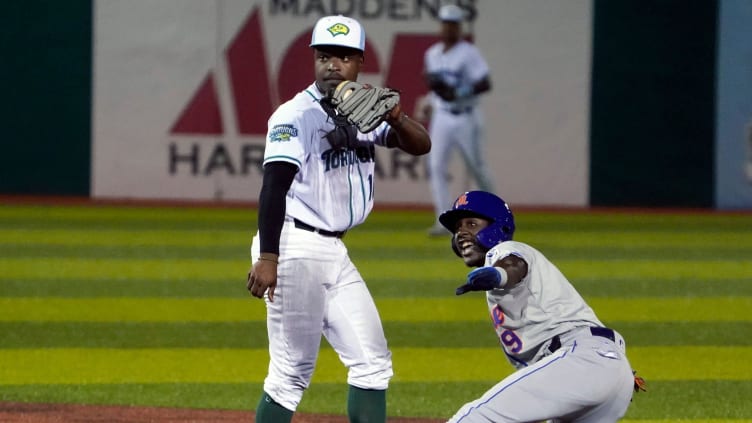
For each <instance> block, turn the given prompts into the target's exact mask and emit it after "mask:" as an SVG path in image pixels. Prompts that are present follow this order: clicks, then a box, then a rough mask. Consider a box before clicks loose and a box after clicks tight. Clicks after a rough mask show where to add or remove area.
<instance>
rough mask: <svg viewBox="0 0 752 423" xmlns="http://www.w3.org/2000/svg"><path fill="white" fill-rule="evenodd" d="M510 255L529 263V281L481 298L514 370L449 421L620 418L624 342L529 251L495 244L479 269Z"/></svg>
mask: <svg viewBox="0 0 752 423" xmlns="http://www.w3.org/2000/svg"><path fill="white" fill-rule="evenodd" d="M509 255H515V256H517V257H519V258H521V259H523V260H524V261H525V262H526V263H527V266H528V273H527V275H526V276H525V277H524V278H523V279H522V281H521V282H520V283H518V284H516V285H514V286H512V287H511V288H501V289H494V290H491V291H487V293H486V300H487V303H488V309H489V313H490V315H491V319H492V321H493V324H494V327H495V329H496V333H497V335H498V337H499V342H500V344H501V347H502V349H503V350H504V353H505V355H506V356H507V359H508V360H509V361H510V362H511V363H512V365H514V366H515V367H516V368H518V369H519V370H518V371H517V372H515V373H513V374H511V375H510V376H508V377H507V378H505V379H504V380H502V381H501V382H499V383H498V384H496V386H494V387H492V388H491V389H489V390H488V391H487V392H486V393H485V394H483V396H481V397H480V398H479V399H477V400H475V401H472V402H469V403H467V404H465V405H464V406H463V407H462V408H461V409H460V410H459V411H458V412H457V413H456V414H455V415H454V417H452V418H451V419H450V420H449V421H450V422H462V423H481V422H483V423H490V422H494V423H500V422H537V421H542V420H546V419H550V418H552V416H556V417H558V416H568V419H567V420H566V421H568V422H593V423H596V422H598V423H604V422H615V421H617V420H619V419H620V418H621V417H623V416H624V414H625V413H626V410H627V408H628V406H629V403H630V401H631V398H632V394H633V386H634V377H633V374H632V368H631V366H630V364H629V361H628V360H627V357H626V352H625V350H626V345H625V342H624V339H623V338H622V336H621V335H619V334H618V333H617V332H615V331H613V330H612V329H608V328H605V327H604V325H603V323H601V321H600V320H599V319H598V318H597V317H596V315H595V313H594V312H593V309H592V308H590V306H588V305H587V303H586V302H585V300H584V299H583V298H582V297H581V296H580V294H578V293H577V291H576V290H575V288H574V287H573V286H572V285H571V283H570V282H569V281H568V280H567V278H566V277H565V276H564V275H563V274H562V273H561V271H559V269H558V268H557V267H556V266H555V265H554V264H553V263H551V262H550V261H549V260H548V259H547V258H546V257H545V256H544V255H543V254H542V253H541V252H540V251H538V250H536V249H535V248H533V247H531V246H530V245H527V244H525V243H522V242H518V241H511V240H510V241H504V242H500V243H499V244H497V245H496V246H495V247H494V248H492V249H491V250H489V251H488V252H487V254H486V262H485V265H486V266H493V265H494V264H495V263H497V262H498V261H499V260H501V259H503V258H504V257H507V256H509Z"/></svg>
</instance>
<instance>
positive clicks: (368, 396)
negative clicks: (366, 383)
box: [347, 385, 386, 423]
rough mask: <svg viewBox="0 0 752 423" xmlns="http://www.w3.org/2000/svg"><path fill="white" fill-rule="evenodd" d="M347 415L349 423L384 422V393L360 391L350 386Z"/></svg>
mask: <svg viewBox="0 0 752 423" xmlns="http://www.w3.org/2000/svg"><path fill="white" fill-rule="evenodd" d="M347 415H348V417H350V423H384V422H386V391H380V390H374V389H360V388H356V387H354V386H352V385H350V392H349V393H348V395H347Z"/></svg>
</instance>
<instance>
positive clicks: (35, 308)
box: [0, 294, 752, 322]
mask: <svg viewBox="0 0 752 423" xmlns="http://www.w3.org/2000/svg"><path fill="white" fill-rule="evenodd" d="M376 303H377V306H378V308H379V313H380V314H381V317H382V319H383V320H385V321H406V322H431V321H452V322H457V321H488V312H487V309H486V307H485V299H484V298H483V297H482V296H481V295H472V294H471V295H465V296H462V297H454V298H451V297H450V298H445V299H438V298H437V299H429V298H403V299H398V298H380V299H379V298H377V299H376ZM589 304H590V305H591V306H592V307H593V308H594V309H595V310H596V311H597V314H598V316H599V318H600V319H601V321H604V322H613V321H635V322H637V321H642V322H661V321H696V322H701V321H750V320H752V313H750V312H749V310H750V309H752V297H717V298H635V299H620V298H591V299H590V300H589ZM698 310H714V312H713V313H700V312H698ZM265 312H266V311H265V307H264V304H263V302H261V300H258V299H256V298H252V297H250V296H247V297H246V298H238V299H224V298H207V299H198V298H186V299H175V298H95V299H68V298H24V297H22V298H7V297H0V321H53V322H54V321H92V322H113V321H115V322H118V321H137V322H138V321H140V322H143V321H173V322H174V321H207V322H218V321H248V320H262V319H264V318H265Z"/></svg>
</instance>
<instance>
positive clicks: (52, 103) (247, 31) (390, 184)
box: [0, 0, 752, 208]
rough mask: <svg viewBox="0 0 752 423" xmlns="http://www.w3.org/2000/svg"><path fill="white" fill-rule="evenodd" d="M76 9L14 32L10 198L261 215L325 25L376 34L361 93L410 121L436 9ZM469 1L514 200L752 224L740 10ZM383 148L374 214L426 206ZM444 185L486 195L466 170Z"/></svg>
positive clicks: (390, 5) (342, 5)
mask: <svg viewBox="0 0 752 423" xmlns="http://www.w3.org/2000/svg"><path fill="white" fill-rule="evenodd" d="M74 3H75V6H76V7H66V8H61V7H59V6H56V5H57V2H55V1H52V0H36V1H33V2H17V3H11V4H12V7H10V8H9V12H8V13H7V14H6V16H5V17H4V21H5V23H6V25H5V27H3V29H0V31H3V32H4V33H5V35H4V38H5V39H8V40H12V43H7V45H6V46H5V48H8V49H9V51H8V53H7V54H6V55H5V56H6V57H7V65H6V66H5V67H4V68H2V69H0V77H4V80H8V81H13V83H12V84H9V85H10V91H11V93H12V94H16V96H13V95H12V96H11V98H12V101H10V102H6V103H5V104H4V106H3V107H4V108H5V110H4V113H3V116H11V117H12V119H8V124H7V125H6V128H7V129H6V136H5V139H6V140H8V141H7V142H6V143H5V146H4V149H5V152H6V153H7V154H4V155H3V156H1V158H0V192H3V193H34V194H44V193H52V194H75V195H91V196H93V197H96V198H119V199H122V198H125V199H194V200H212V199H222V200H240V201H255V199H256V198H257V195H258V191H259V187H260V175H261V173H260V160H261V157H262V154H263V145H264V131H265V124H266V119H267V117H268V116H269V113H271V111H272V110H273V109H274V107H276V106H277V105H278V104H279V103H280V102H281V101H283V100H284V99H286V98H289V97H290V96H291V95H292V94H293V93H294V92H295V91H297V90H298V89H300V88H301V87H303V86H305V85H306V84H308V83H309V82H310V81H311V78H312V70H311V65H310V52H309V49H308V47H307V42H308V38H309V33H310V27H311V26H312V24H313V23H314V22H315V20H316V18H317V17H318V16H320V15H322V14H330V13H337V12H342V13H345V14H350V15H352V16H354V17H356V18H359V19H360V20H361V21H363V22H364V24H365V25H366V29H367V33H368V47H367V50H368V52H367V54H366V56H367V57H366V68H365V71H364V73H363V74H362V80H364V81H366V82H371V83H374V84H380V85H391V86H395V87H399V88H401V89H402V91H403V93H402V94H403V99H404V102H405V104H406V106H407V108H408V109H409V110H411V109H412V108H413V107H414V106H415V104H416V102H417V101H418V100H419V98H420V96H421V95H423V94H424V90H423V88H422V83H421V81H420V66H421V57H422V53H423V51H424V50H425V48H426V47H427V46H428V45H429V44H430V43H431V42H432V41H433V40H435V34H436V30H437V24H436V22H435V20H434V18H433V13H434V11H435V9H436V6H437V4H438V3H439V2H438V0H399V1H380V0H372V1H366V2H354V1H349V0H335V1H332V2H324V3H325V5H324V3H322V2H312V1H283V0H255V1H249V0H243V1H241V0H159V1H153V0H131V1H127V2H125V1H119V0H95V1H89V0H80V1H77V2H74ZM461 3H462V4H463V6H464V7H466V8H467V10H468V11H469V12H470V14H471V17H472V21H471V24H470V25H467V26H466V28H467V29H468V30H469V31H470V32H472V34H473V36H474V38H475V40H476V42H477V44H478V45H479V47H480V48H481V49H482V50H483V52H484V53H485V55H486V57H487V59H488V61H489V63H490V65H491V69H492V75H491V77H492V80H493V85H494V89H493V91H492V92H491V93H489V94H488V95H486V96H485V97H484V99H483V102H482V107H483V110H484V112H485V116H486V122H487V130H486V138H487V139H486V151H487V154H486V157H487V158H488V160H489V161H490V162H492V163H493V164H494V177H495V180H496V185H497V187H498V191H499V193H501V194H502V195H503V196H504V197H505V198H506V199H508V200H509V201H510V202H512V203H514V204H524V205H563V206H587V205H609V206H629V205H636V206H690V207H713V206H716V207H720V208H744V207H752V183H750V182H749V178H747V177H746V176H744V175H745V174H744V172H745V171H747V167H748V165H747V159H746V157H747V155H746V154H745V152H746V151H747V144H748V143H747V138H744V136H746V134H747V132H745V131H746V125H747V124H748V122H749V121H750V119H752V113H748V111H749V109H750V108H751V107H750V106H749V102H748V100H745V99H749V98H752V88H750V86H749V84H748V81H750V80H752V78H750V77H749V74H748V73H749V72H748V58H749V55H748V54H746V53H745V51H746V50H745V48H746V49H748V48H749V47H748V44H749V43H745V42H744V40H745V35H744V34H745V28H746V26H745V25H744V22H746V21H745V19H746V16H748V15H747V14H745V13H748V9H749V4H748V3H745V0H718V1H715V0H713V1H708V2H703V3H702V5H701V7H700V6H698V7H693V8H686V7H680V6H681V2H680V1H679V0H663V1H657V0H656V1H653V0H645V1H641V2H629V1H607V0H595V1H590V0H568V1H565V2H551V1H549V0H504V1H493V0H477V1H463V2H461ZM322 5H323V6H322ZM63 9H64V10H63ZM677 11H680V12H681V13H679V12H677ZM52 12H54V13H52ZM677 13H679V14H677ZM30 23H31V25H30ZM72 23H75V25H73V24H72ZM716 42H717V43H716ZM716 45H718V47H717V48H716ZM746 52H748V51H746ZM716 58H717V59H718V61H717V63H716ZM716 80H718V82H716ZM745 81H746V82H745ZM22 87H28V88H26V89H25V90H24V89H23V88H22ZM716 102H717V103H716ZM740 105H741V107H740ZM740 134H743V136H742V137H740ZM379 150H380V151H378V162H377V163H378V165H379V167H378V174H377V177H378V178H379V183H378V184H377V186H376V187H377V191H376V194H377V196H378V202H379V203H380V204H387V203H400V204H404V203H411V204H418V205H428V204H430V196H429V193H428V181H427V175H426V172H427V170H426V165H425V162H426V160H425V158H419V159H416V158H412V157H409V156H407V155H404V154H400V153H399V152H395V151H387V150H382V149H379ZM750 154H752V153H750ZM450 173H451V174H452V184H451V189H452V190H453V191H456V192H460V191H462V190H464V189H467V188H472V187H473V183H472V181H471V180H470V179H469V178H468V176H467V175H466V172H465V171H464V167H463V166H462V165H461V163H460V160H459V157H455V158H454V162H453V163H452V165H451V167H450Z"/></svg>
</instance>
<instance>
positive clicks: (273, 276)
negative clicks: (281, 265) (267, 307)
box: [246, 260, 277, 302]
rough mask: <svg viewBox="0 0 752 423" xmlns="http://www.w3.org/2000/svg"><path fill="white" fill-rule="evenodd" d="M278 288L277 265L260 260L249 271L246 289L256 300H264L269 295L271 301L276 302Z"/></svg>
mask: <svg viewBox="0 0 752 423" xmlns="http://www.w3.org/2000/svg"><path fill="white" fill-rule="evenodd" d="M276 287H277V263H275V262H272V261H269V260H258V261H256V263H254V264H253V266H251V268H250V269H249V270H248V281H247V283H246V288H247V289H248V291H249V292H250V293H251V295H253V296H254V297H256V298H264V292H267V293H268V297H269V301H271V302H274V289H275V288H276Z"/></svg>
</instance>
